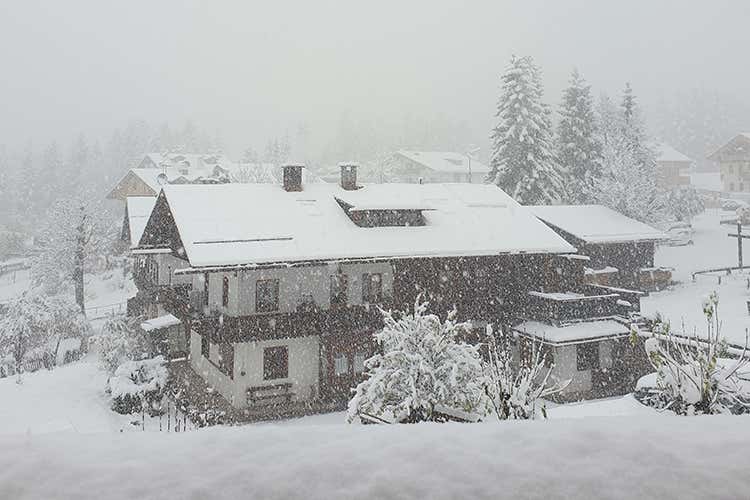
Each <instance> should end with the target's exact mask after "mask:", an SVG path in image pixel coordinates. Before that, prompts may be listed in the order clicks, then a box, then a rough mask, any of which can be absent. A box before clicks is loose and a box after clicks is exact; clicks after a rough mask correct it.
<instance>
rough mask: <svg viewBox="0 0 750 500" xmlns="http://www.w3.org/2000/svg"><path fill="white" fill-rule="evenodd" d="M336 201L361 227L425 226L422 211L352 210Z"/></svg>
mask: <svg viewBox="0 0 750 500" xmlns="http://www.w3.org/2000/svg"><path fill="white" fill-rule="evenodd" d="M336 201H337V202H338V204H339V205H340V206H341V208H342V209H343V210H344V213H346V215H347V216H348V217H349V219H351V221H352V222H354V223H355V224H356V225H357V226H359V227H411V226H424V225H425V220H424V215H423V214H422V210H421V209H400V208H398V209H386V208H384V209H377V208H372V209H367V210H352V209H353V208H354V207H353V206H352V205H350V204H348V203H346V202H345V201H343V200H340V199H338V198H336Z"/></svg>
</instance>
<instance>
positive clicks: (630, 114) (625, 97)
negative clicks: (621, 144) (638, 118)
mask: <svg viewBox="0 0 750 500" xmlns="http://www.w3.org/2000/svg"><path fill="white" fill-rule="evenodd" d="M622 110H623V116H624V117H625V122H626V123H627V122H630V121H631V120H632V119H633V118H634V117H635V96H634V95H633V89H632V87H631V86H630V82H627V83H625V90H624V91H623V93H622Z"/></svg>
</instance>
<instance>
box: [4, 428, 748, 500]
mask: <svg viewBox="0 0 750 500" xmlns="http://www.w3.org/2000/svg"><path fill="white" fill-rule="evenodd" d="M748 424H750V419H748V418H747V417H726V416H712V417H692V418H679V419H678V418H664V417H630V418H623V417H604V418H588V419H585V420H566V421H546V422H505V423H502V424H496V425H495V424H492V425H491V424H484V425H483V424H479V425H470V424H420V425H403V426H346V425H342V426H298V427H296V426H277V425H272V424H269V425H258V426H247V427H236V428H213V429H207V430H202V431H195V432H188V433H182V434H165V433H142V434H141V433H124V434H75V433H72V432H63V433H57V434H47V435H43V436H37V435H33V434H27V435H25V436H24V435H20V436H0V450H2V451H1V452H0V498H13V499H31V498H66V499H67V498H69V499H76V500H79V499H82V498H108V499H133V498H141V499H146V498H148V499H152V498H227V499H236V498H577V499H582V498H680V499H688V498H696V499H698V498H744V497H746V496H747V495H748V494H749V492H750V476H749V475H748V474H747V460H748V451H747V450H748V449H750V432H748Z"/></svg>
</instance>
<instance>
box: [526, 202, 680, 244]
mask: <svg viewBox="0 0 750 500" xmlns="http://www.w3.org/2000/svg"><path fill="white" fill-rule="evenodd" d="M529 209H531V211H532V212H533V213H534V214H535V215H536V216H537V217H539V219H541V220H543V221H544V222H546V223H548V224H550V225H552V226H555V227H556V228H559V229H562V230H563V231H565V232H567V233H570V234H572V235H573V236H575V237H576V238H579V239H581V240H583V241H585V242H586V243H618V242H628V241H659V240H664V239H666V238H667V236H666V235H665V234H664V233H663V232H661V231H659V230H658V229H656V228H653V227H651V226H649V225H648V224H644V223H643V222H640V221H637V220H635V219H631V218H630V217H627V216H625V215H623V214H621V213H619V212H616V211H614V210H612V209H610V208H607V207H605V206H603V205H535V206H529Z"/></svg>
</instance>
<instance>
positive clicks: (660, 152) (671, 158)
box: [650, 142, 693, 163]
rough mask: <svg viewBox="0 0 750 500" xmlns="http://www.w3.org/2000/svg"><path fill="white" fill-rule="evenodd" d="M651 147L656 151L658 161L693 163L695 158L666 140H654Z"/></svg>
mask: <svg viewBox="0 0 750 500" xmlns="http://www.w3.org/2000/svg"><path fill="white" fill-rule="evenodd" d="M650 146H651V148H652V149H653V150H654V152H655V153H656V161H657V162H674V163H693V160H692V159H691V158H690V157H688V156H686V155H684V154H682V153H680V152H679V151H677V150H676V149H675V148H673V147H672V146H670V145H669V144H667V143H665V142H653V143H651V144H650Z"/></svg>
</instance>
